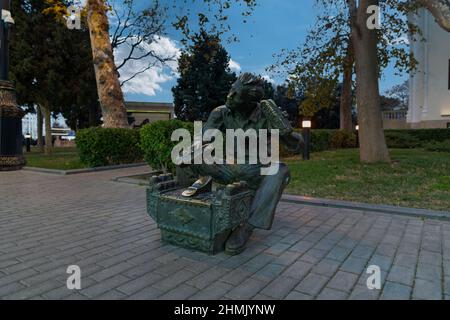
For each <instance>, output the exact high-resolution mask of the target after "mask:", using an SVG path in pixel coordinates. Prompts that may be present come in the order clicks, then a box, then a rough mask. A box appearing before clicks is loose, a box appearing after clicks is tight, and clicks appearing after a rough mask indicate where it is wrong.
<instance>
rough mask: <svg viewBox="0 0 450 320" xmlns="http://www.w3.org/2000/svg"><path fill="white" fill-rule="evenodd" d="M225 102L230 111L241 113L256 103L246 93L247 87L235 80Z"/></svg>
mask: <svg viewBox="0 0 450 320" xmlns="http://www.w3.org/2000/svg"><path fill="white" fill-rule="evenodd" d="M226 104H227V107H228V108H229V109H231V110H232V111H239V112H243V113H244V112H245V111H249V109H253V108H254V107H255V105H256V104H255V103H254V102H253V101H252V99H251V98H250V97H249V95H248V88H246V87H245V86H244V85H243V84H242V83H241V82H240V81H236V82H235V83H234V84H233V86H232V87H231V90H230V93H229V94H228V97H227V103H226Z"/></svg>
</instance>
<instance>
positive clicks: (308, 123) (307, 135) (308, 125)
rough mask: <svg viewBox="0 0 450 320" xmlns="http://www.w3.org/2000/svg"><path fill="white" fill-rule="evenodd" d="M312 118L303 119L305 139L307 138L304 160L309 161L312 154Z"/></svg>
mask: <svg viewBox="0 0 450 320" xmlns="http://www.w3.org/2000/svg"><path fill="white" fill-rule="evenodd" d="M311 126H312V123H311V120H306V119H305V120H303V121H302V127H303V139H304V140H305V148H304V149H303V160H305V161H308V160H309V159H310V154H311Z"/></svg>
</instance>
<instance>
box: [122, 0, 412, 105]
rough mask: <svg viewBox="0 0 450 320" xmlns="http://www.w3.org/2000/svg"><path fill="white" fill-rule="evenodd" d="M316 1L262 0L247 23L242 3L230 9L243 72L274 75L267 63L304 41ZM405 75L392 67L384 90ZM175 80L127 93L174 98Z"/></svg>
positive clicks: (231, 46)
mask: <svg viewBox="0 0 450 320" xmlns="http://www.w3.org/2000/svg"><path fill="white" fill-rule="evenodd" d="M166 1H171V0H166ZM188 2H189V0H188ZM314 2H315V1H314V0H261V1H260V4H259V5H258V7H257V8H256V10H255V11H254V13H253V15H252V16H251V17H250V18H249V22H248V23H247V24H243V23H242V16H241V15H240V12H241V11H240V9H239V7H236V8H232V9H230V10H229V12H230V21H229V22H230V25H231V27H232V30H233V33H234V34H236V35H237V36H238V38H239V40H240V42H238V43H228V42H227V41H223V45H224V46H225V48H226V49H227V51H228V53H229V54H230V56H231V59H232V60H234V61H236V62H237V63H238V64H239V65H240V67H241V71H242V72H255V73H258V74H261V75H269V76H271V77H272V78H273V77H274V76H273V75H272V74H268V73H267V72H266V70H265V69H266V67H268V66H270V65H271V64H273V63H274V62H275V61H276V58H274V57H273V55H274V54H277V53H280V51H281V50H282V49H293V48H296V47H298V46H299V45H300V44H302V43H303V41H304V40H305V37H306V34H307V32H308V28H310V27H311V26H312V25H313V24H314V19H315V15H316V13H317V9H316V8H314ZM191 6H192V5H191ZM171 14H173V12H172V13H171ZM180 36H181V35H180V33H179V32H178V31H175V30H173V29H172V28H171V29H169V30H168V37H170V38H171V39H173V40H176V41H178V40H180ZM178 46H180V47H181V44H179V43H178ZM274 79H275V80H276V81H277V83H282V82H283V80H282V79H280V78H274ZM404 79H406V75H405V76H404V77H398V76H394V73H393V70H392V68H389V69H388V70H386V71H385V75H384V76H383V79H382V80H381V90H382V91H385V90H386V89H389V88H390V87H392V86H393V85H395V84H399V83H401V82H403V81H404ZM174 84H175V80H170V81H167V82H164V83H162V84H160V86H161V88H162V90H160V91H157V92H156V95H154V96H148V95H143V94H126V98H127V100H135V101H150V102H173V99H172V93H171V88H172V87H173V86H174Z"/></svg>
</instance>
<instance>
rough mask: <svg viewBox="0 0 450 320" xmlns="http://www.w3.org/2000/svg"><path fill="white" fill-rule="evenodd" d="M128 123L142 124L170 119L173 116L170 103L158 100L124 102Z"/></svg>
mask: <svg viewBox="0 0 450 320" xmlns="http://www.w3.org/2000/svg"><path fill="white" fill-rule="evenodd" d="M125 107H126V108H127V114H128V118H129V122H130V125H132V126H133V127H141V126H142V125H145V124H148V123H153V122H156V121H160V120H171V119H173V118H174V117H175V113H174V106H173V104H172V103H159V102H125Z"/></svg>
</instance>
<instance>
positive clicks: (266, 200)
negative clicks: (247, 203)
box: [248, 163, 290, 230]
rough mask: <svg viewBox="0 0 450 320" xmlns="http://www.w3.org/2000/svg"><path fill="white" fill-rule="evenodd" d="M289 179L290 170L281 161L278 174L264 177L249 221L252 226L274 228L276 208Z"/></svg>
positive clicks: (254, 200)
mask: <svg viewBox="0 0 450 320" xmlns="http://www.w3.org/2000/svg"><path fill="white" fill-rule="evenodd" d="M289 180H290V171H289V168H288V166H287V165H285V164H284V163H280V169H279V171H278V174H276V175H273V176H266V177H264V179H263V181H262V183H261V184H260V186H259V188H258V190H257V191H256V194H255V198H254V199H253V203H252V206H251V209H250V219H249V221H248V223H249V224H250V225H251V226H253V227H255V228H258V229H266V230H270V229H271V228H272V224H273V219H274V216H275V210H276V208H277V205H278V202H279V201H280V199H281V196H282V194H283V191H284V189H285V187H286V186H287V185H288V184H289Z"/></svg>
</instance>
